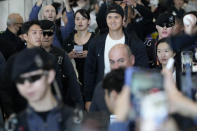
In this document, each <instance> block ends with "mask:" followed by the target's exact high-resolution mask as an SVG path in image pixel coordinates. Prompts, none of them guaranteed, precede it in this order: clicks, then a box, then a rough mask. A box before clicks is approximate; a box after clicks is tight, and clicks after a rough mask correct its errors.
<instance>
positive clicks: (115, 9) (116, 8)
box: [106, 3, 124, 18]
mask: <svg viewBox="0 0 197 131" xmlns="http://www.w3.org/2000/svg"><path fill="white" fill-rule="evenodd" d="M109 13H117V14H120V15H121V16H122V18H124V11H123V9H122V7H121V6H120V5H117V4H114V3H113V4H111V5H109V6H108V8H107V12H106V17H107V15H108V14H109Z"/></svg>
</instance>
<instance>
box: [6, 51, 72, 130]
mask: <svg viewBox="0 0 197 131" xmlns="http://www.w3.org/2000/svg"><path fill="white" fill-rule="evenodd" d="M12 80H13V81H14V82H15V84H16V86H17V90H18V91H19V93H20V94H21V95H22V96H23V97H24V98H25V99H26V100H27V103H28V107H27V108H26V110H25V111H24V112H22V113H20V114H17V115H16V116H12V117H11V118H10V119H8V121H7V124H6V125H7V126H6V128H8V129H10V128H11V130H13V131H21V129H23V130H25V131H27V130H30V131H44V130H45V131H46V130H47V131H64V130H68V122H70V123H72V122H73V121H72V116H73V111H72V110H71V109H70V108H68V107H65V106H63V104H62V103H61V101H59V97H58V95H57V96H54V95H53V93H52V91H51V88H52V87H51V86H52V84H53V82H54V80H55V61H54V58H53V56H51V55H49V54H48V53H47V52H45V51H44V50H42V49H40V48H33V49H25V50H23V51H22V52H20V53H19V54H17V56H16V58H15V61H14V66H13V74H12ZM57 88H58V87H56V91H57V90H58V89H57ZM46 125H47V126H46Z"/></svg>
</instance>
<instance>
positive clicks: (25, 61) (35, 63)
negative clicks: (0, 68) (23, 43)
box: [12, 47, 55, 81]
mask: <svg viewBox="0 0 197 131" xmlns="http://www.w3.org/2000/svg"><path fill="white" fill-rule="evenodd" d="M39 69H43V70H50V69H55V58H54V56H53V55H51V54H49V53H48V52H46V51H45V50H44V49H42V48H38V47H36V48H26V49H24V50H23V51H21V52H20V53H19V54H17V55H16V57H15V59H14V64H13V68H12V80H13V81H15V80H16V79H17V78H18V77H19V76H20V75H21V74H24V73H27V72H32V71H36V70H39Z"/></svg>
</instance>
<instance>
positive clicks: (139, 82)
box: [125, 68, 164, 119]
mask: <svg viewBox="0 0 197 131" xmlns="http://www.w3.org/2000/svg"><path fill="white" fill-rule="evenodd" d="M125 83H126V85H128V86H129V87H130V91H131V103H132V106H133V108H134V110H135V111H134V112H132V113H135V114H130V116H131V117H130V118H131V119H136V117H140V114H144V113H141V111H143V112H144V110H143V109H142V106H141V105H142V103H143V101H144V100H145V98H147V96H149V95H152V94H156V93H160V92H164V87H163V75H162V74H161V73H160V71H157V70H150V69H149V70H147V69H140V68H128V69H127V70H126V72H125ZM149 100H150V99H149ZM158 100H159V99H158ZM153 105H154V104H153Z"/></svg>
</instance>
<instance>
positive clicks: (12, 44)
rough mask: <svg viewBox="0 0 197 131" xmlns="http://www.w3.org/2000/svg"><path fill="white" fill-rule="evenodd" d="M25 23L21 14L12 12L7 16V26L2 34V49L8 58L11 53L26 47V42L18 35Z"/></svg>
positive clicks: (0, 41)
mask: <svg viewBox="0 0 197 131" xmlns="http://www.w3.org/2000/svg"><path fill="white" fill-rule="evenodd" d="M22 24H23V18H22V17H21V15H20V14H17V13H12V14H10V15H9V16H8V18H7V28H6V30H5V31H4V32H3V33H2V34H1V35H0V43H1V45H0V51H1V52H2V54H3V55H4V57H5V59H6V60H7V59H8V58H9V57H10V56H11V55H13V54H15V53H16V52H19V51H21V50H22V49H24V47H25V45H24V42H23V41H22V40H21V39H20V38H19V37H18V34H19V33H20V31H21V26H22Z"/></svg>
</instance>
